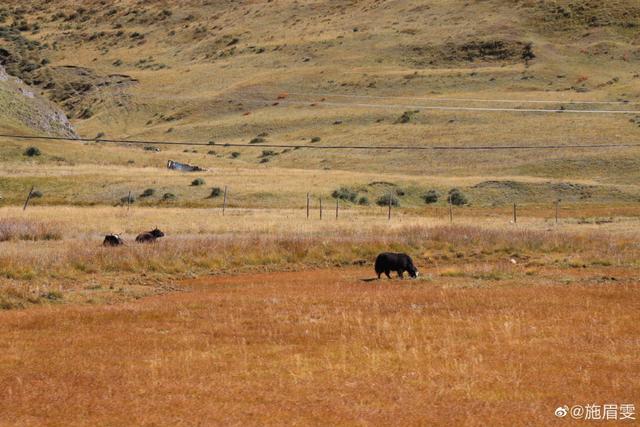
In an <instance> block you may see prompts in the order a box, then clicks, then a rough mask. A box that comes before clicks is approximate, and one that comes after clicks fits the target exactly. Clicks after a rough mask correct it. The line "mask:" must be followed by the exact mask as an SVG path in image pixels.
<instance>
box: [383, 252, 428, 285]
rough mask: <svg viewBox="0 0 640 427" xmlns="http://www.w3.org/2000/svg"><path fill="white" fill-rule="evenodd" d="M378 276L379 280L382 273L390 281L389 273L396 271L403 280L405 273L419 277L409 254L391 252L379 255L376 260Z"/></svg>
mask: <svg viewBox="0 0 640 427" xmlns="http://www.w3.org/2000/svg"><path fill="white" fill-rule="evenodd" d="M375 268H376V274H377V275H378V279H379V278H380V276H381V275H382V273H384V274H386V275H387V277H388V278H389V279H391V276H390V275H389V273H391V272H392V271H396V272H397V273H398V277H400V278H402V277H403V273H404V272H405V271H406V272H408V273H409V276H411V277H418V274H419V273H418V269H417V268H416V266H415V265H413V260H412V259H411V257H410V256H409V255H407V254H395V253H391V252H384V253H381V254H380V255H378V257H377V258H376V265H375Z"/></svg>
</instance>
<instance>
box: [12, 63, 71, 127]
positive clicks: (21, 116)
mask: <svg viewBox="0 0 640 427" xmlns="http://www.w3.org/2000/svg"><path fill="white" fill-rule="evenodd" d="M0 129H4V130H20V131H29V132H31V133H41V134H42V133H43V134H46V135H54V136H65V137H70V138H76V137H77V134H76V132H75V130H74V129H73V126H71V123H69V119H68V118H67V116H66V115H65V113H64V112H63V111H62V110H61V109H60V108H58V107H57V106H55V105H53V104H52V103H51V102H49V101H48V100H46V99H44V98H42V97H41V96H39V95H38V94H36V93H35V92H34V91H33V89H32V88H30V87H29V86H28V85H26V84H25V83H24V82H23V81H22V80H20V79H18V78H16V77H13V76H10V75H9V74H8V73H7V72H6V70H5V69H4V67H3V66H1V65H0Z"/></svg>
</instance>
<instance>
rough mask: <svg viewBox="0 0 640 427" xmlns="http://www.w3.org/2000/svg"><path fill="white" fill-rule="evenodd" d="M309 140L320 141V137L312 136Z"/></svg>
mask: <svg viewBox="0 0 640 427" xmlns="http://www.w3.org/2000/svg"><path fill="white" fill-rule="evenodd" d="M311 142H320V137H319V136H314V137H313V138H311Z"/></svg>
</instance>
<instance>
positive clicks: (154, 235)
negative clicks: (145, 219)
mask: <svg viewBox="0 0 640 427" xmlns="http://www.w3.org/2000/svg"><path fill="white" fill-rule="evenodd" d="M160 237H164V233H163V232H162V231H160V230H159V229H158V227H156V228H154V229H153V230H151V231H147V232H145V233H142V234H138V237H136V242H138V243H153V242H155V241H156V240H157V239H159V238H160Z"/></svg>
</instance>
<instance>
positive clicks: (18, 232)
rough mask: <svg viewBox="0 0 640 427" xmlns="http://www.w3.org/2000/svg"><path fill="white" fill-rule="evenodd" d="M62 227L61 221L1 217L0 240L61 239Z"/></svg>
mask: <svg viewBox="0 0 640 427" xmlns="http://www.w3.org/2000/svg"><path fill="white" fill-rule="evenodd" d="M61 238H62V227H61V224H60V223H59V222H54V221H37V220H31V219H25V218H0V242H6V241H9V240H32V241H36V240H59V239H61Z"/></svg>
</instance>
